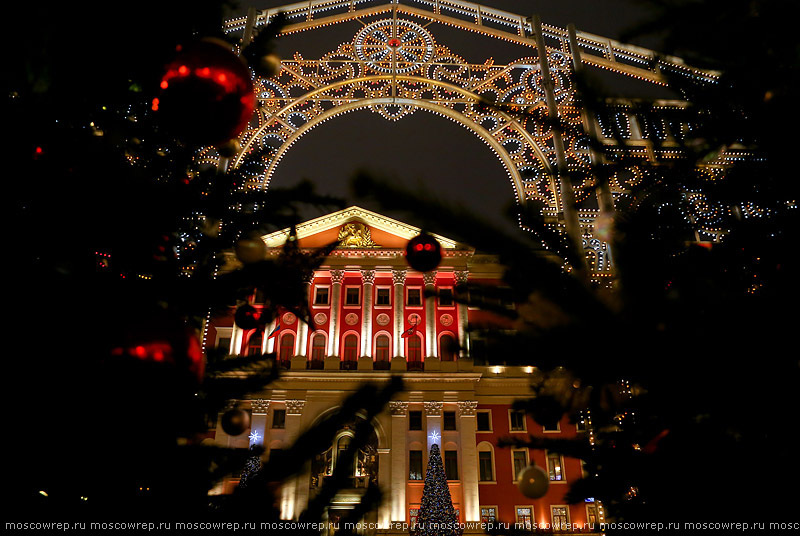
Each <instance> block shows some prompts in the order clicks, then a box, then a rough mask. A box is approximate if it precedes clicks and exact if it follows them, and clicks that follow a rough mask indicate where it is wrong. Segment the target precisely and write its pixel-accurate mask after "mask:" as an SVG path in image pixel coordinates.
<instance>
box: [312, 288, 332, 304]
mask: <svg viewBox="0 0 800 536" xmlns="http://www.w3.org/2000/svg"><path fill="white" fill-rule="evenodd" d="M323 288H324V289H327V290H328V302H327V303H317V289H323ZM311 306H312V307H318V308H320V309H324V308H329V309H330V306H331V285H330V284H327V283H326V284H321V285H317V284H314V294H313V297H312V300H311Z"/></svg>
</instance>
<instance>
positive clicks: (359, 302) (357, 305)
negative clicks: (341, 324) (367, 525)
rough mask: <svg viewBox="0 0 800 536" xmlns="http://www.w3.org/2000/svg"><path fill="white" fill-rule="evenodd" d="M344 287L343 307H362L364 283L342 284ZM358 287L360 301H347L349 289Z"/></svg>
mask: <svg viewBox="0 0 800 536" xmlns="http://www.w3.org/2000/svg"><path fill="white" fill-rule="evenodd" d="M342 286H343V287H344V288H343V289H342V298H343V299H342V300H341V301H342V307H343V308H344V309H360V308H361V305H362V304H363V301H364V300H363V294H364V290H363V288H362V287H363V285H342ZM352 288H354V289H358V303H347V291H348V290H349V289H352Z"/></svg>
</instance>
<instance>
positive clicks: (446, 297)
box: [439, 288, 453, 307]
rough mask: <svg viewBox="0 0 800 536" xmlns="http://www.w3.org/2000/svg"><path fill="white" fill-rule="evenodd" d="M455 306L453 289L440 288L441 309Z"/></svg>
mask: <svg viewBox="0 0 800 536" xmlns="http://www.w3.org/2000/svg"><path fill="white" fill-rule="evenodd" d="M452 306H453V289H452V288H440V289H439V307H452Z"/></svg>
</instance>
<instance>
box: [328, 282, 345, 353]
mask: <svg viewBox="0 0 800 536" xmlns="http://www.w3.org/2000/svg"><path fill="white" fill-rule="evenodd" d="M343 279H344V270H331V327H330V333H328V355H329V356H334V357H338V355H339V330H340V329H341V326H340V324H341V322H339V311H340V310H341V301H342V280H343Z"/></svg>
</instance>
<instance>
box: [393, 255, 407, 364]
mask: <svg viewBox="0 0 800 536" xmlns="http://www.w3.org/2000/svg"><path fill="white" fill-rule="evenodd" d="M392 282H393V283H394V330H393V333H392V341H393V343H394V354H393V355H394V356H396V357H405V355H406V348H405V345H404V344H403V339H401V338H400V335H402V333H403V331H404V330H403V326H404V325H405V324H404V323H403V314H405V313H404V310H405V298H406V297H405V296H404V295H403V290H404V288H405V284H406V271H405V270H392Z"/></svg>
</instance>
